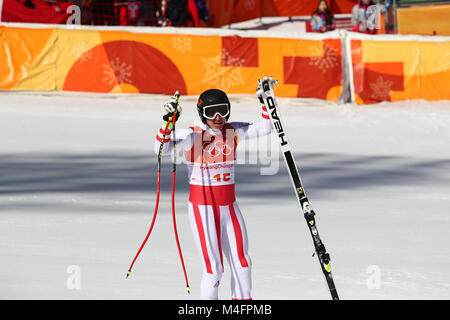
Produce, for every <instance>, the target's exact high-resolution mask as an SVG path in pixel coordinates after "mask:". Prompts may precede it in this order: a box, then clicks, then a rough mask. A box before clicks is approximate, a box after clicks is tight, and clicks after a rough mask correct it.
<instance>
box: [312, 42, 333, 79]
mask: <svg viewBox="0 0 450 320" xmlns="http://www.w3.org/2000/svg"><path fill="white" fill-rule="evenodd" d="M309 64H310V65H312V66H315V67H317V68H318V69H319V70H320V71H322V72H323V73H325V72H327V70H328V69H332V68H334V67H336V66H337V65H338V64H339V54H338V53H337V52H336V51H334V50H332V49H330V48H329V47H328V46H323V57H311V58H309Z"/></svg>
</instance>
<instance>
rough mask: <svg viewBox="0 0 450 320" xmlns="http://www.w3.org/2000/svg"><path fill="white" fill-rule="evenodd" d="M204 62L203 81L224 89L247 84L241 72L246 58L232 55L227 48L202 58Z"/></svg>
mask: <svg viewBox="0 0 450 320" xmlns="http://www.w3.org/2000/svg"><path fill="white" fill-rule="evenodd" d="M202 62H203V65H204V67H205V69H206V72H205V75H204V77H203V80H202V83H205V84H212V85H214V86H216V87H218V88H221V89H223V90H229V89H230V88H231V87H234V86H237V85H243V84H245V82H244V77H243V76H242V72H241V67H242V66H243V65H244V62H245V60H244V59H241V58H235V57H232V56H231V55H230V54H229V53H228V52H227V51H226V50H225V49H222V54H219V55H217V56H215V57H211V58H202ZM222 65H226V66H227V67H222Z"/></svg>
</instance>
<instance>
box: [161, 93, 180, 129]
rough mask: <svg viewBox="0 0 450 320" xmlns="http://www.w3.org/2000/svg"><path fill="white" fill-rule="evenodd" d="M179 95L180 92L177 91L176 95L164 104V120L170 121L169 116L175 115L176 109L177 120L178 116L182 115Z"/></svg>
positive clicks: (176, 119)
mask: <svg viewBox="0 0 450 320" xmlns="http://www.w3.org/2000/svg"><path fill="white" fill-rule="evenodd" d="M177 95H178V92H177V93H175V95H174V96H173V97H171V98H170V99H169V101H167V102H166V103H165V104H164V107H163V120H164V122H166V121H169V118H171V117H173V114H174V112H175V110H176V111H177V115H176V118H175V121H178V118H179V117H180V115H181V110H182V109H181V106H180V105H179V103H178V97H177Z"/></svg>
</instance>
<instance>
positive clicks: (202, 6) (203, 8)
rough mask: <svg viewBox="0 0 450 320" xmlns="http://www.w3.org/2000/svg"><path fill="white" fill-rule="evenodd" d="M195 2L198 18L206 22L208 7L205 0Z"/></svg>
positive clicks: (207, 20) (207, 19)
mask: <svg viewBox="0 0 450 320" xmlns="http://www.w3.org/2000/svg"><path fill="white" fill-rule="evenodd" d="M195 4H196V5H197V10H198V16H199V18H200V20H202V21H204V22H205V23H206V24H208V22H209V9H208V4H207V3H206V1H205V0H196V1H195Z"/></svg>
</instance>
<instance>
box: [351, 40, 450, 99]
mask: <svg viewBox="0 0 450 320" xmlns="http://www.w3.org/2000/svg"><path fill="white" fill-rule="evenodd" d="M351 53H352V63H353V79H354V81H353V83H354V94H355V101H356V103H358V104H367V103H376V102H381V101H400V100H407V99H426V100H445V99H450V90H449V89H448V88H449V86H448V84H449V83H450V41H423V39H421V41H382V40H351Z"/></svg>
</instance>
